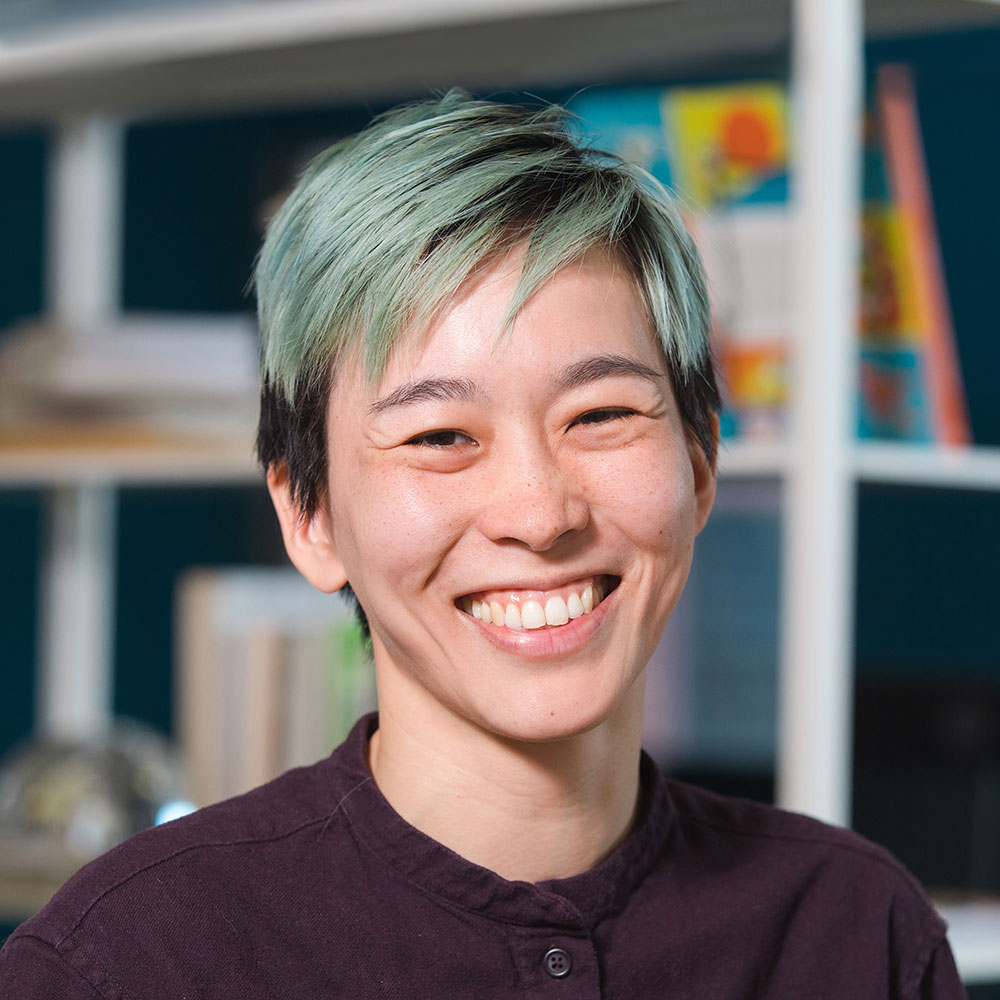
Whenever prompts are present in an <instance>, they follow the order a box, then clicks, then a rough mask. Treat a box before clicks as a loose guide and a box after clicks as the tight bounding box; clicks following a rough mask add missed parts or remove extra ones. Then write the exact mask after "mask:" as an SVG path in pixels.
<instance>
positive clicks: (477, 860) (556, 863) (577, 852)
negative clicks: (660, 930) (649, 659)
mask: <svg viewBox="0 0 1000 1000" xmlns="http://www.w3.org/2000/svg"><path fill="white" fill-rule="evenodd" d="M634 687H635V689H636V690H635V691H634V692H630V694H629V697H628V698H627V699H626V703H625V704H623V705H621V706H619V707H618V709H617V710H616V712H615V713H614V715H613V716H612V717H610V718H608V719H607V720H605V721H604V722H602V723H601V724H600V725H599V726H597V727H596V728H594V729H592V730H589V731H588V732H585V733H580V734H577V735H574V736H570V737H567V738H565V739H562V740H559V741H556V742H552V743H529V742H521V741H515V740H511V739H508V738H505V737H502V736H497V735H496V734H493V733H489V732H486V731H484V730H483V729H480V728H477V727H476V726H474V725H472V724H470V723H469V722H468V721H467V720H460V719H456V718H455V717H454V716H452V715H450V714H448V713H446V712H445V711H444V710H443V709H441V707H440V706H433V707H431V706H424V707H426V708H429V709H430V711H431V713H432V714H435V709H436V710H437V712H436V717H435V718H434V719H433V720H430V719H428V717H427V715H426V714H425V713H424V712H415V711H413V706H412V705H411V706H408V710H407V711H402V710H400V711H396V706H394V705H393V704H392V702H391V700H381V699H380V703H379V728H378V730H377V731H376V732H375V734H374V735H373V737H372V740H371V745H370V747H369V763H370V766H371V769H372V774H373V775H374V777H375V781H376V783H377V784H378V786H379V789H380V790H381V792H382V794H383V795H385V797H386V799H387V800H388V802H389V804H390V805H391V806H392V807H393V808H394V809H395V810H396V812H398V813H399V814H400V815H401V816H402V817H403V819H405V820H406V821H407V822H408V823H410V825H411V826H414V827H416V828H417V829H418V830H420V831H421V832H422V833H425V834H427V835H428V836H429V837H432V838H433V839H435V840H437V841H438V842H439V843H441V844H444V845H445V846H446V847H448V848H450V849H451V850H453V851H455V852H456V853H457V854H459V855H461V856H462V857H463V858H465V859H466V860H468V861H471V862H473V863H474V864H477V865H480V866H482V867H484V868H489V869H490V870H492V871H494V872H496V873H497V874H499V875H501V876H502V877H503V878H506V879H510V880H523V881H526V882H540V881H545V880H548V879H558V878H568V877H570V876H573V875H578V874H580V873H581V872H584V871H586V870H587V869H589V868H592V867H594V865H596V864H598V863H600V861H602V860H603V859H604V858H605V857H606V856H607V855H608V854H609V853H610V852H611V851H612V850H613V849H614V848H615V847H616V846H617V845H618V844H619V843H620V842H621V841H622V840H623V839H624V837H625V836H626V835H627V833H628V832H629V830H630V828H631V826H632V822H633V819H634V816H635V811H636V807H637V803H638V798H639V753H640V747H639V740H640V728H641V712H642V683H641V680H640V681H639V682H637V683H636V684H635V685H634Z"/></svg>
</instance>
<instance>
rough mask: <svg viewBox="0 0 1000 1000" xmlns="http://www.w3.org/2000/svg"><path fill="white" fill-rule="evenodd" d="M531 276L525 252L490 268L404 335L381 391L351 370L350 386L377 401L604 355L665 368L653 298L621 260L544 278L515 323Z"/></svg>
mask: <svg viewBox="0 0 1000 1000" xmlns="http://www.w3.org/2000/svg"><path fill="white" fill-rule="evenodd" d="M524 267H525V261H524V253H523V249H521V248H518V249H517V250H516V251H515V252H512V253H510V254H507V255H506V256H504V257H502V258H498V259H494V260H491V261H487V262H486V263H484V264H483V265H481V266H480V267H478V268H477V269H476V270H475V271H474V272H473V274H472V275H471V276H470V277H469V278H468V279H467V280H466V281H465V282H464V284H463V285H462V286H461V287H460V288H459V290H458V292H457V293H456V294H455V295H454V296H453V297H452V298H451V299H449V300H448V301H447V302H446V303H445V304H444V305H443V306H442V307H441V308H440V309H439V310H438V311H437V312H436V313H435V314H434V316H433V317H432V318H431V320H430V322H429V323H427V324H426V325H425V326H423V328H415V329H410V330H407V331H404V332H403V334H402V335H401V336H400V337H399V338H398V340H397V342H396V343H395V344H394V345H393V347H392V350H391V353H390V356H389V359H388V362H387V364H386V367H385V371H384V373H383V375H382V376H381V378H379V379H378V380H377V382H373V381H371V380H369V379H364V377H363V374H361V366H360V365H347V366H345V367H344V369H342V372H343V376H344V378H343V381H344V382H346V383H353V384H354V387H355V390H360V392H361V394H362V395H363V396H364V397H366V398H368V399H378V398H380V397H382V396H384V394H385V393H386V392H387V391H391V389H392V388H393V386H397V385H399V384H402V383H404V382H407V381H408V380H412V379H414V378H420V377H427V376H438V375H445V374H447V373H448V372H458V371H463V372H467V373H470V374H472V376H473V377H478V378H485V377H486V376H487V375H488V376H490V377H493V378H495V377H498V376H503V375H504V374H509V375H512V376H514V377H519V376H521V375H523V374H525V368H526V367H527V368H528V369H529V374H530V369H531V364H534V365H536V366H538V367H539V368H542V369H548V370H551V369H552V368H553V367H554V366H556V365H557V364H558V363H559V362H561V361H565V362H567V363H569V362H571V361H572V360H573V357H577V358H578V357H581V356H584V355H586V354H588V353H590V354H593V353H596V352H601V353H616V354H627V355H630V356H634V357H635V358H636V360H639V361H642V362H644V363H646V364H652V365H654V366H656V367H657V368H661V369H662V368H663V367H664V366H665V359H664V357H663V353H662V348H661V346H660V343H659V340H658V339H657V337H656V334H655V332H654V328H653V324H652V321H651V319H650V317H649V311H648V309H647V307H646V301H645V296H644V295H643V292H642V289H641V287H640V285H639V283H638V281H637V280H636V279H635V277H634V276H633V273H632V270H631V268H630V267H629V266H628V265H627V264H626V263H625V262H623V261H622V260H621V259H620V258H618V257H617V256H614V255H612V254H610V253H608V252H607V251H604V250H592V251H589V252H587V253H586V254H584V255H582V256H580V257H578V258H577V259H575V260H573V261H572V262H570V263H569V264H567V265H565V266H564V267H562V268H560V269H559V270H558V271H556V272H555V273H554V274H552V275H550V276H549V277H548V278H546V280H545V281H544V282H542V283H541V284H540V286H539V287H538V288H537V289H536V290H535V291H534V293H533V294H532V295H531V296H530V297H529V298H528V299H527V301H526V302H525V303H524V304H523V306H521V308H520V309H519V310H518V311H517V312H516V313H512V304H513V303H514V302H515V301H516V297H517V293H518V291H519V282H520V281H521V278H522V273H523V269H524ZM571 355H572V357H571ZM526 361H529V362H530V363H531V364H528V365H527V366H526ZM338 381H340V379H338ZM362 382H364V384H363V385H362ZM352 394H354V395H356V393H352Z"/></svg>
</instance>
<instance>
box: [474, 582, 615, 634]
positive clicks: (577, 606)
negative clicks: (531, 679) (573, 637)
mask: <svg viewBox="0 0 1000 1000" xmlns="http://www.w3.org/2000/svg"><path fill="white" fill-rule="evenodd" d="M602 600H604V588H603V587H602V586H601V585H600V584H599V583H594V584H587V585H586V586H585V587H584V588H583V589H582V590H581V591H580V592H579V593H577V592H576V591H571V592H570V593H569V594H568V595H567V596H566V598H565V599H564V598H562V597H560V596H559V595H558V594H554V595H553V596H552V597H550V598H548V600H546V601H545V604H544V606H543V605H542V604H541V603H540V602H539V601H534V600H528V601H525V602H524V603H523V604H521V603H516V602H514V601H509V602H506V603H505V604H501V603H500V602H499V601H496V600H494V601H485V600H484V601H478V600H475V599H474V598H470V597H467V598H465V599H464V600H463V601H462V610H463V611H465V612H466V613H467V614H470V615H472V617H473V618H478V619H479V620H480V621H484V622H491V623H492V624H493V625H505V626H506V627H507V628H512V629H519V630H520V629H534V628H542V626H544V625H565V624H566V623H567V622H568V621H571V620H572V619H574V618H579V617H580V615H585V614H588V613H589V612H591V611H593V610H594V606H595V605H597V604H600V603H601V601H602Z"/></svg>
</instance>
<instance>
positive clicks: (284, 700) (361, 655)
mask: <svg viewBox="0 0 1000 1000" xmlns="http://www.w3.org/2000/svg"><path fill="white" fill-rule="evenodd" d="M177 612H178V613H177V622H178V629H179V634H178V642H177V649H178V657H179V663H178V672H177V676H178V679H179V680H178V694H179V704H178V718H179V733H180V742H181V753H182V759H183V762H184V767H185V773H186V776H187V780H188V782H189V791H190V794H191V798H192V800H193V801H194V802H195V803H196V804H197V805H199V806H202V805H207V804H209V803H211V802H217V801H219V800H220V799H224V798H228V797H229V796H232V795H237V794H239V793H241V792H244V791H247V790H249V789H250V788H253V787H255V786H257V785H260V784H262V783H264V782H265V781H268V780H270V779H271V778H273V777H276V776H277V775H278V774H280V773H281V772H282V771H284V770H287V769H288V768H290V767H295V766H297V765H301V764H310V763H312V762H314V761H316V760H318V759H320V758H321V757H324V756H326V755H327V754H328V753H329V752H330V751H331V750H332V749H333V748H334V747H335V746H336V745H337V744H338V743H340V742H341V741H342V740H343V738H344V737H345V736H346V735H347V731H348V730H349V728H350V726H351V725H352V723H353V722H354V721H355V720H356V719H357V718H358V716H359V715H361V714H363V713H364V712H366V711H369V710H371V709H372V708H374V707H375V681H374V668H373V667H372V664H371V662H370V656H369V653H368V649H367V645H366V643H365V641H364V640H363V638H362V635H361V629H360V626H359V625H358V623H357V621H356V619H355V618H354V615H353V613H352V611H351V610H350V609H349V608H348V606H347V605H346V604H345V602H344V601H343V600H341V598H340V597H338V596H337V595H336V594H323V593H320V592H319V591H317V590H315V589H313V588H312V587H311V586H310V585H309V584H308V583H307V582H306V581H305V580H304V579H303V578H302V577H301V576H299V574H298V573H297V572H295V571H294V570H292V569H284V568H270V567H254V568H239V569H198V570H193V571H191V572H190V573H188V574H186V575H185V577H183V578H182V580H181V582H180V583H179V586H178V594H177Z"/></svg>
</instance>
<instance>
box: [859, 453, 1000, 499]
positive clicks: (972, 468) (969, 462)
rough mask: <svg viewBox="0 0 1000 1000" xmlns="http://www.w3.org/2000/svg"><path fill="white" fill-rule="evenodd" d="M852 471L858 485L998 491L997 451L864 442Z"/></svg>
mask: <svg viewBox="0 0 1000 1000" xmlns="http://www.w3.org/2000/svg"><path fill="white" fill-rule="evenodd" d="M854 468H855V473H856V475H857V478H858V479H859V480H860V481H861V482H869V483H899V484H900V485H904V486H938V487H943V488H947V489H969V490H997V491H1000V448H984V447H974V448H942V447H928V446H926V445H919V444H904V443H881V442H865V443H863V444H859V445H858V446H857V449H856V450H855V453H854Z"/></svg>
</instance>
